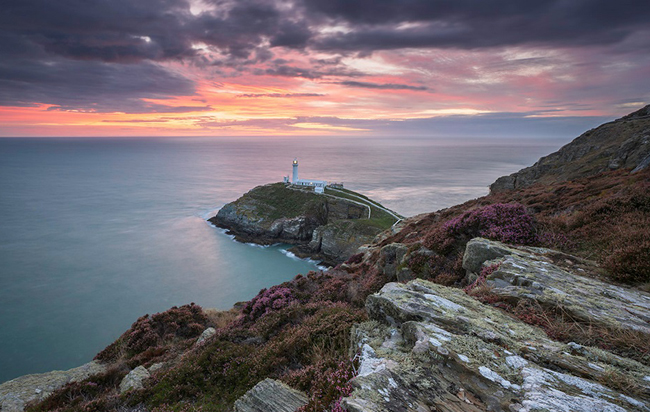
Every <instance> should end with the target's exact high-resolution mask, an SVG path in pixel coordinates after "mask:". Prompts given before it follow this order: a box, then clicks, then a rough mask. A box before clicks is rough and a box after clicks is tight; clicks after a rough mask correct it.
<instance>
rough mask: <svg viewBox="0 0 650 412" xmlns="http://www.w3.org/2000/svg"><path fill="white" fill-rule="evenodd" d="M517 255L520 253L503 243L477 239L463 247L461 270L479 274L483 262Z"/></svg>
mask: <svg viewBox="0 0 650 412" xmlns="http://www.w3.org/2000/svg"><path fill="white" fill-rule="evenodd" d="M518 253H520V252H519V251H517V250H516V249H514V248H511V247H509V246H508V245H506V244H504V243H500V242H493V241H491V240H488V239H484V238H480V237H477V238H474V239H472V240H470V241H469V242H467V246H465V253H464V254H463V269H465V270H466V271H467V272H469V273H479V272H480V271H481V269H482V268H483V263H484V262H486V261H488V260H494V259H497V258H500V257H503V256H507V255H514V254H518Z"/></svg>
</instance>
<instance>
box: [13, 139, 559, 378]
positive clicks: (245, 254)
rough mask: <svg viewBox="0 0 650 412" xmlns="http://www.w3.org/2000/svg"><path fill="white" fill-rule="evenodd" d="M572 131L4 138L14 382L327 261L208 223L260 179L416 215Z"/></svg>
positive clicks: (482, 184)
mask: <svg viewBox="0 0 650 412" xmlns="http://www.w3.org/2000/svg"><path fill="white" fill-rule="evenodd" d="M569 140H570V139H569V138H568V137H567V138H561V139H558V138H548V139H540V138H535V139H533V138H520V139H514V138H510V139H504V138H454V139H451V138H449V139H443V138H424V137H404V136H399V137H322V136H321V137H297V136H296V137H213V138H210V137H201V138H198V137H177V138H171V137H164V138H1V139H0V382H4V381H7V380H10V379H13V378H15V377H17V376H20V375H24V374H30V373H40V372H46V371H50V370H61V369H68V368H71V367H76V366H79V365H81V364H83V363H86V362H89V361H90V360H92V358H93V356H94V355H95V354H96V353H97V352H99V351H100V350H102V349H103V348H104V347H105V346H107V345H108V344H110V343H111V342H112V341H114V340H115V339H116V338H117V337H119V336H120V335H121V334H122V333H123V332H124V331H125V330H127V329H128V328H129V327H130V326H131V324H132V323H133V322H134V321H135V320H136V319H137V318H138V317H140V316H142V315H144V314H152V313H156V312H161V311H164V310H166V309H168V308H170V307H172V306H179V305H183V304H188V303H190V302H195V303H197V304H199V305H201V306H203V307H205V308H217V309H229V308H230V307H232V305H233V304H234V303H236V302H239V301H245V300H248V299H251V298H252V297H253V296H255V295H256V294H257V293H258V292H259V291H260V289H262V288H266V287H269V286H272V285H275V284H278V283H281V282H284V281H287V280H290V279H292V278H294V277H295V276H296V275H297V274H299V273H307V272H308V271H311V270H321V269H322V268H321V267H319V266H318V265H317V264H316V262H312V261H309V260H300V259H297V258H296V257H295V256H293V255H291V254H290V253H288V252H287V250H286V249H287V245H274V246H270V247H259V246H255V245H249V244H240V243H237V242H235V241H234V240H233V239H232V237H231V236H228V235H227V234H225V233H224V231H223V230H220V229H218V228H216V227H213V226H211V225H210V224H209V223H208V222H207V221H206V219H208V218H209V217H211V216H213V215H215V214H216V212H217V211H218V209H219V208H220V207H222V206H223V205H224V204H225V203H227V202H231V201H233V200H235V199H237V198H238V197H239V196H241V195H242V194H244V193H245V192H247V191H248V190H250V189H252V188H253V187H255V186H258V185H263V184H266V183H271V182H278V181H281V180H282V178H283V176H285V175H289V174H290V173H291V162H292V161H293V159H294V157H297V158H298V160H299V164H300V166H299V167H300V177H301V178H312V179H322V180H327V181H332V182H342V183H344V185H345V187H346V188H349V189H352V190H355V191H358V192H360V193H362V194H364V195H367V196H370V197H371V198H373V199H375V200H377V201H379V202H381V203H383V204H384V205H385V206H386V207H388V208H390V209H392V210H394V211H396V212H398V213H400V214H402V215H404V216H412V215H415V214H419V213H423V212H432V211H435V210H439V209H442V208H445V207H449V206H452V205H454V204H458V203H461V202H464V201H466V200H469V199H472V198H476V197H479V196H482V195H485V194H487V192H488V185H489V184H490V183H492V182H493V181H494V180H495V179H496V178H497V177H499V176H502V175H507V174H510V173H513V172H515V171H517V170H519V169H521V168H522V167H525V166H528V165H531V164H532V163H534V162H535V161H536V160H537V159H538V158H539V157H540V156H543V155H545V154H548V153H550V152H553V151H555V150H557V149H558V148H559V147H561V146H562V145H563V144H565V143H567V142H568V141H569Z"/></svg>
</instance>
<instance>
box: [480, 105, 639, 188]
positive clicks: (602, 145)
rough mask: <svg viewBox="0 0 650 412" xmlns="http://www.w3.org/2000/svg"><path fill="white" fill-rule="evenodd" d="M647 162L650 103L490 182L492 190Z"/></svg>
mask: <svg viewBox="0 0 650 412" xmlns="http://www.w3.org/2000/svg"><path fill="white" fill-rule="evenodd" d="M648 165H650V105H648V106H646V107H644V108H643V109H640V110H638V111H636V112H634V113H631V114H629V115H627V116H624V117H622V118H620V119H617V120H615V121H613V122H609V123H605V124H603V125H601V126H599V127H597V128H595V129H592V130H589V131H587V132H585V133H583V134H582V135H580V136H579V137H577V138H576V139H575V140H573V141H572V142H571V143H569V144H567V145H565V146H564V147H562V148H561V149H560V150H558V151H557V152H555V153H551V154H550V155H548V156H545V157H542V158H541V159H539V160H538V161H537V162H536V163H535V164H534V165H532V166H530V167H527V168H525V169H522V170H520V171H518V172H516V173H513V174H511V175H509V176H503V177H500V178H499V179H497V180H496V181H495V182H494V183H493V184H492V185H490V192H491V193H498V192H502V191H505V190H513V189H521V188H524V187H528V186H531V185H533V184H535V183H541V184H549V183H555V182H562V181H567V180H572V179H578V178H582V177H587V176H592V175H595V174H597V173H601V172H605V171H610V170H617V169H630V170H635V171H639V170H642V169H644V168H646V167H648Z"/></svg>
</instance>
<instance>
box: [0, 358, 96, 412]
mask: <svg viewBox="0 0 650 412" xmlns="http://www.w3.org/2000/svg"><path fill="white" fill-rule="evenodd" d="M105 369H106V368H105V367H104V366H103V365H101V364H99V363H97V362H95V361H93V362H89V363H86V364H85V365H82V366H79V367H77V368H73V369H69V370H66V371H52V372H47V373H40V374H35V375H25V376H21V377H19V378H16V379H13V380H10V381H8V382H5V383H3V384H2V385H0V411H2V412H21V411H23V409H24V408H25V405H26V404H27V403H28V402H32V401H40V400H43V399H45V398H47V397H48V396H50V394H52V392H54V391H55V390H57V389H59V388H61V387H63V386H64V385H65V384H67V383H70V382H77V381H81V380H84V379H86V378H88V377H89V376H92V375H97V374H100V373H102V372H104V371H105Z"/></svg>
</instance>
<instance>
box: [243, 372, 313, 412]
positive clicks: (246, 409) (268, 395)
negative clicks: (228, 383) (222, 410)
mask: <svg viewBox="0 0 650 412" xmlns="http://www.w3.org/2000/svg"><path fill="white" fill-rule="evenodd" d="M305 404H307V396H306V395H305V394H304V393H302V392H300V391H297V390H295V389H293V388H291V387H289V386H287V385H285V384H284V383H282V382H278V381H276V380H273V379H264V380H263V381H262V382H260V383H258V384H257V385H255V386H254V387H253V388H252V389H250V390H249V391H248V392H246V393H245V394H244V396H242V397H241V398H239V399H237V401H235V412H295V410H296V409H298V408H300V407H301V406H303V405H305Z"/></svg>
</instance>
